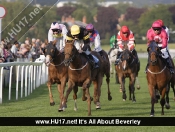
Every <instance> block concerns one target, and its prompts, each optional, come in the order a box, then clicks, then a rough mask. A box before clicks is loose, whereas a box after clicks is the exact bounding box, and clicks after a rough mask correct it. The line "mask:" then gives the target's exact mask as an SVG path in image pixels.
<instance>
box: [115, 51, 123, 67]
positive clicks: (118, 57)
mask: <svg viewBox="0 0 175 132" xmlns="http://www.w3.org/2000/svg"><path fill="white" fill-rule="evenodd" d="M121 54H122V52H120V51H118V52H117V58H116V61H115V65H118V63H119V61H120V59H121Z"/></svg>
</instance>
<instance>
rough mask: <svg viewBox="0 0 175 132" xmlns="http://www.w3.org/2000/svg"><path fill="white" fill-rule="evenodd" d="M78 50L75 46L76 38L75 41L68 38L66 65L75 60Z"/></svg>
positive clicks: (65, 52)
mask: <svg viewBox="0 0 175 132" xmlns="http://www.w3.org/2000/svg"><path fill="white" fill-rule="evenodd" d="M76 52H77V49H76V47H75V46H74V40H73V41H71V40H67V41H66V43H65V47H64V54H65V59H64V64H65V66H68V65H69V64H70V63H71V62H72V61H73V59H74V57H75V54H76Z"/></svg>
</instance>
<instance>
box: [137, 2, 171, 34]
mask: <svg viewBox="0 0 175 132" xmlns="http://www.w3.org/2000/svg"><path fill="white" fill-rule="evenodd" d="M157 19H162V20H163V21H164V23H165V24H166V25H167V26H168V27H169V28H170V27H171V26H173V22H172V14H171V13H170V12H169V10H168V6H166V5H157V6H153V7H152V8H150V9H149V10H148V11H147V12H145V13H143V14H142V15H141V17H140V18H139V24H138V28H139V30H140V35H142V36H146V33H147V30H148V29H149V28H150V27H151V25H152V23H153V22H154V21H155V20H157Z"/></svg>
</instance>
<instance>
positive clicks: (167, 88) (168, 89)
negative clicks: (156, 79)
mask: <svg viewBox="0 0 175 132" xmlns="http://www.w3.org/2000/svg"><path fill="white" fill-rule="evenodd" d="M169 91H170V83H169V84H168V85H167V86H166V92H165V95H166V97H165V107H166V109H170V105H169Z"/></svg>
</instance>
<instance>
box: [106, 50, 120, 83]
mask: <svg viewBox="0 0 175 132" xmlns="http://www.w3.org/2000/svg"><path fill="white" fill-rule="evenodd" d="M118 50H119V49H118V48H111V49H110V51H111V52H110V53H109V54H108V58H109V63H110V73H111V74H113V75H115V80H116V84H117V83H119V81H118V77H117V74H116V73H115V72H116V71H115V68H113V66H114V64H115V61H116V58H117V53H118Z"/></svg>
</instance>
